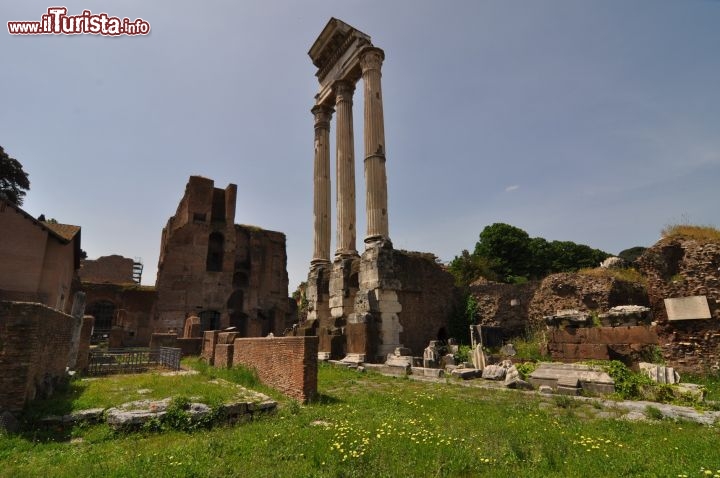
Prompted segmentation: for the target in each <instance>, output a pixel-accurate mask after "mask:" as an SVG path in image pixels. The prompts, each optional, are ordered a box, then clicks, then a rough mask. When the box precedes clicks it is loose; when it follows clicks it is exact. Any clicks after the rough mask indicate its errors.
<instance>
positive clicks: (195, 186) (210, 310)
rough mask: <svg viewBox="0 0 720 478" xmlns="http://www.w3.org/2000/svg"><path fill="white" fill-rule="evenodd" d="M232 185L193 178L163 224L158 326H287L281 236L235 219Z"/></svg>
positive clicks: (261, 330) (250, 329)
mask: <svg viewBox="0 0 720 478" xmlns="http://www.w3.org/2000/svg"><path fill="white" fill-rule="evenodd" d="M236 191H237V187H236V186H235V185H234V184H230V185H228V187H227V188H225V189H220V188H216V187H215V185H214V182H213V180H211V179H207V178H203V177H199V176H191V177H190V180H189V182H188V184H187V186H186V188H185V194H184V196H183V198H182V199H181V200H180V204H179V205H178V209H177V212H176V213H175V215H174V216H173V217H171V218H170V219H169V220H168V223H167V225H166V226H165V228H164V229H163V232H162V239H161V246H160V260H159V263H158V276H157V282H156V289H157V304H156V316H157V323H156V325H157V327H156V328H155V329H156V330H162V329H164V330H177V331H178V332H181V331H182V328H183V324H184V323H185V319H186V318H187V317H189V316H191V315H197V316H198V317H199V318H200V322H201V328H202V329H203V330H213V329H218V328H225V327H229V326H234V327H237V328H238V330H239V332H240V334H241V335H242V336H245V337H257V336H263V335H267V334H268V333H270V332H273V333H274V334H282V333H283V332H284V330H285V329H286V328H288V327H289V326H290V325H291V319H290V305H289V300H288V277H287V269H286V264H287V255H286V251H285V235H284V234H282V233H280V232H274V231H267V230H264V229H261V228H258V227H254V226H244V225H238V224H235V202H236Z"/></svg>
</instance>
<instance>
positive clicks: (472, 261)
mask: <svg viewBox="0 0 720 478" xmlns="http://www.w3.org/2000/svg"><path fill="white" fill-rule="evenodd" d="M448 270H449V271H450V273H451V274H452V275H453V276H455V285H457V286H459V287H466V286H468V285H470V284H472V283H473V282H475V281H476V280H478V279H479V278H481V277H485V278H486V279H490V280H496V279H497V278H496V277H495V274H494V273H493V272H492V270H490V265H489V264H488V261H487V260H486V259H485V258H484V257H480V256H478V255H476V254H470V252H468V250H467V249H464V250H463V251H462V253H461V254H460V255H459V256H455V258H454V259H453V260H452V261H451V262H450V264H449V265H448Z"/></svg>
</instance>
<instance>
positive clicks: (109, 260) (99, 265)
mask: <svg viewBox="0 0 720 478" xmlns="http://www.w3.org/2000/svg"><path fill="white" fill-rule="evenodd" d="M134 264H135V261H134V260H133V259H130V258H128V257H123V256H118V255H111V256H102V257H98V258H97V259H84V260H82V261H80V270H79V271H78V274H79V275H80V280H81V281H82V282H92V283H94V284H106V283H107V284H133V283H134V282H135V281H134V280H133V265H134Z"/></svg>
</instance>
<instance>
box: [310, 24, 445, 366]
mask: <svg viewBox="0 0 720 478" xmlns="http://www.w3.org/2000/svg"><path fill="white" fill-rule="evenodd" d="M309 55H310V58H311V59H312V61H313V64H314V65H315V66H316V67H317V68H318V70H317V73H316V76H317V78H318V81H319V82H320V91H319V92H318V94H317V95H316V96H315V106H314V107H313V108H312V113H313V115H314V119H315V159H314V208H313V211H314V217H315V221H314V242H313V244H314V248H313V257H312V261H311V266H310V273H309V275H308V288H307V298H308V303H309V304H308V323H309V327H308V329H309V330H311V331H312V333H317V334H318V335H319V336H320V356H321V358H330V357H333V358H335V357H338V358H341V357H342V356H345V360H348V361H365V360H367V361H373V360H375V359H377V358H380V357H383V356H385V355H386V354H388V353H391V352H393V351H394V350H395V348H397V347H401V346H402V345H403V342H408V341H409V342H412V343H413V348H420V347H424V345H425V344H426V343H427V342H426V340H428V339H429V338H434V337H435V336H436V335H442V334H443V330H439V329H438V330H436V329H435V326H436V325H439V324H440V325H439V326H440V328H442V327H441V324H443V323H445V322H446V318H447V317H446V315H447V314H446V311H443V312H441V313H440V314H439V315H438V316H437V317H436V318H437V319H438V320H432V317H429V320H427V324H425V325H429V326H430V329H432V330H424V328H423V327H422V326H418V327H415V326H413V327H412V330H405V331H404V328H403V327H404V326H406V325H407V324H408V322H409V321H412V320H414V318H415V317H418V315H417V314H414V313H412V312H413V310H412V308H411V309H408V310H405V309H404V304H403V300H402V296H403V292H404V293H405V295H407V294H408V293H410V291H411V289H412V290H413V292H415V293H421V292H423V291H424V290H425V288H426V287H425V286H426V285H427V284H426V283H425V281H426V279H427V278H428V277H429V276H431V275H433V274H440V275H442V272H443V271H441V270H438V269H437V267H435V264H434V263H432V260H430V261H429V262H430V263H429V264H428V257H427V256H423V255H422V254H408V253H401V252H400V251H395V250H393V247H392V243H391V241H390V235H389V227H388V195H387V177H386V171H385V161H386V157H385V151H386V149H385V131H384V130H385V127H384V121H383V98H382V87H381V76H382V75H381V68H382V64H383V60H384V59H385V54H384V52H383V50H381V49H380V48H377V47H375V46H374V45H373V44H372V42H371V41H370V37H369V36H368V35H366V34H365V33H362V32H361V31H359V30H357V29H355V28H353V27H352V26H350V25H348V24H346V23H344V22H342V21H340V20H337V19H335V18H332V19H331V20H330V21H329V22H328V24H327V25H326V26H325V28H324V29H323V31H322V32H321V33H320V36H319V37H318V38H317V40H316V41H315V43H314V44H313V45H312V47H311V48H310V52H309ZM361 79H362V84H363V86H364V95H363V104H364V106H363V107H364V124H363V140H364V141H363V142H364V159H363V163H364V172H365V174H364V176H365V186H366V187H365V212H366V215H367V231H366V234H365V238H364V243H365V251H364V252H363V253H362V256H360V254H359V253H358V250H357V246H356V235H357V232H356V221H355V219H356V216H355V212H356V204H355V197H356V194H355V154H354V151H355V149H354V148H355V146H354V141H355V137H354V128H353V114H352V108H353V94H354V92H355V87H356V84H357V83H358V81H359V80H361ZM333 114H335V124H336V126H335V135H336V140H335V142H336V158H335V159H336V216H337V225H336V228H337V231H336V234H337V236H336V250H335V254H334V256H333V257H332V258H331V257H330V232H331V225H330V202H331V181H330V124H331V120H332V117H333ZM401 262H402V263H403V267H399V265H400V263H401ZM420 270H423V271H431V272H427V273H420ZM401 276H406V278H405V279H403V277H401ZM447 279H448V278H446V277H442V278H441V279H440V280H439V283H440V284H444V283H446V282H447ZM411 283H415V286H414V287H409V285H410V284H411ZM429 283H430V282H428V284H429ZM451 284H452V281H451V280H450V286H449V287H450V288H451ZM416 295H417V294H416ZM441 295H444V294H441ZM447 295H448V296H451V295H452V294H447ZM420 296H421V297H415V298H414V299H415V300H414V301H413V302H414V303H416V304H420V303H422V302H424V300H427V298H428V297H429V294H422V293H421V294H420ZM451 300H452V299H451V298H448V299H446V300H445V301H442V303H443V304H445V303H449V301H451ZM403 310H405V313H402V312H403ZM401 313H402V316H403V317H404V318H405V320H403V321H401V320H400V317H401V315H400V314H401ZM431 315H432V314H431ZM441 316H445V317H441ZM403 332H404V333H403ZM401 335H402V339H403V340H401ZM416 335H417V337H416Z"/></svg>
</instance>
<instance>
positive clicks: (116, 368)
mask: <svg viewBox="0 0 720 478" xmlns="http://www.w3.org/2000/svg"><path fill="white" fill-rule="evenodd" d="M158 368H165V369H170V370H180V349H179V348H172V347H160V348H158V349H108V350H102V351H99V350H93V351H91V352H90V360H89V363H88V375H107V374H111V373H140V372H146V371H147V370H150V369H158Z"/></svg>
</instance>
